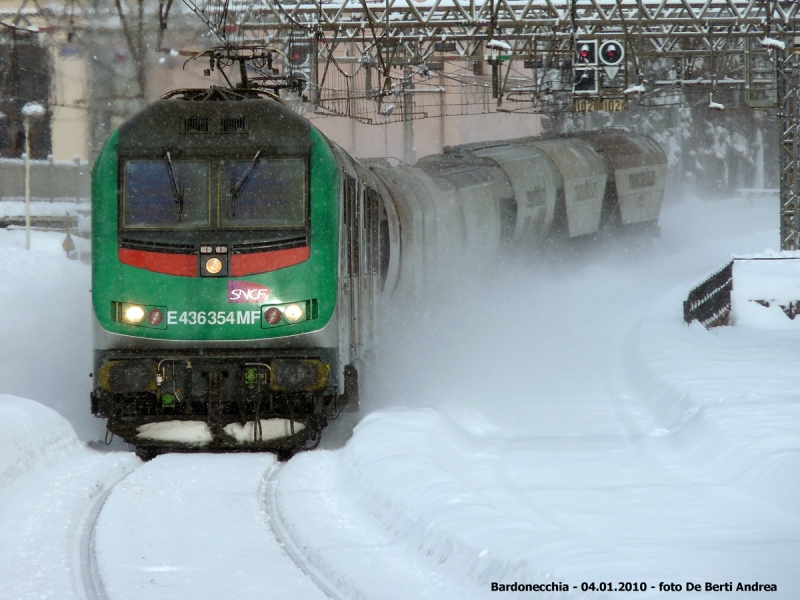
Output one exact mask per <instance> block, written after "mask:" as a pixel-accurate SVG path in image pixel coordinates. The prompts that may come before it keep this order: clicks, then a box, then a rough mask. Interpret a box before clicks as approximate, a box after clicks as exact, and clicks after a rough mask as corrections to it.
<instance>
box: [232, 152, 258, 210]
mask: <svg viewBox="0 0 800 600" xmlns="http://www.w3.org/2000/svg"><path fill="white" fill-rule="evenodd" d="M259 156H261V150H259V151H258V152H256V155H255V156H254V157H253V160H252V161H250V166H249V167H247V171H245V172H244V174H243V175H242V177H241V178H240V179H239V183H237V184H236V185H233V178H231V216H232V217H235V216H236V199H237V198H238V197H239V192H241V191H242V188H243V187H244V184H245V183H247V180H248V179H250V176H251V175H252V174H253V171H255V168H256V165H257V164H258V157H259Z"/></svg>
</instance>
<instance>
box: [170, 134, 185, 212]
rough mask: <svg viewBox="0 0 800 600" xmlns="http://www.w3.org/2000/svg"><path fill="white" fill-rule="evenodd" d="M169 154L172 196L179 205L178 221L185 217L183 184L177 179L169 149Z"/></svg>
mask: <svg viewBox="0 0 800 600" xmlns="http://www.w3.org/2000/svg"><path fill="white" fill-rule="evenodd" d="M166 155H167V170H168V171H169V181H170V183H171V184H172V196H173V197H174V198H175V203H176V204H177V205H178V222H180V220H181V217H183V192H184V187H183V184H181V183H179V182H176V181H175V171H174V170H173V168H172V156H170V154H169V150H167V151H166Z"/></svg>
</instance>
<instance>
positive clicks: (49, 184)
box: [0, 158, 91, 203]
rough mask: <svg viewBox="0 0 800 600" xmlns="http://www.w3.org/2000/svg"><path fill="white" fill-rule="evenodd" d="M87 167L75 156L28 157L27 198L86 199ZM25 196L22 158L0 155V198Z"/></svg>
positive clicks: (87, 195) (88, 172)
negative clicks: (29, 159)
mask: <svg viewBox="0 0 800 600" xmlns="http://www.w3.org/2000/svg"><path fill="white" fill-rule="evenodd" d="M90 196H91V169H90V167H89V164H88V163H84V162H81V161H80V160H78V159H77V158H76V159H75V160H74V161H72V162H68V161H55V160H51V159H48V160H32V161H31V200H32V201H36V202H76V203H84V202H86V203H88V202H89V198H90ZM24 199H25V161H24V160H22V159H19V158H0V200H4V201H22V200H24Z"/></svg>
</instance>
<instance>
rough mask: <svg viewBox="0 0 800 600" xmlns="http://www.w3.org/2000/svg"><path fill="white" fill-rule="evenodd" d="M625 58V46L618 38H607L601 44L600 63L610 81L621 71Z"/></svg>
mask: <svg viewBox="0 0 800 600" xmlns="http://www.w3.org/2000/svg"><path fill="white" fill-rule="evenodd" d="M623 60H625V47H624V46H623V45H622V44H621V43H620V42H618V41H616V40H606V41H605V42H603V43H602V44H600V64H601V66H602V69H603V71H604V72H605V74H606V76H607V77H608V79H609V80H610V81H613V80H614V78H615V77H616V76H617V73H619V70H620V68H621V67H622V61H623Z"/></svg>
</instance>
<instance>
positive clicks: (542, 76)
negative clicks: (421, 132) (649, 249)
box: [161, 0, 800, 250]
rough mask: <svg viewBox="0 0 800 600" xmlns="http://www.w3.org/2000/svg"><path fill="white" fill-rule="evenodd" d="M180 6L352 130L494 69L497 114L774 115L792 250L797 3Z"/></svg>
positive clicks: (192, 2) (409, 112)
mask: <svg viewBox="0 0 800 600" xmlns="http://www.w3.org/2000/svg"><path fill="white" fill-rule="evenodd" d="M168 1H169V0H161V2H168ZM184 2H185V4H186V5H187V6H189V8H190V9H191V10H192V11H193V12H195V13H196V14H197V15H198V16H199V17H200V18H201V19H202V20H203V21H205V22H206V24H207V25H208V26H209V28H210V29H211V30H212V31H213V32H214V33H216V34H217V36H218V37H219V38H220V39H221V40H222V41H223V42H224V46H226V47H228V48H232V47H236V46H242V45H252V44H261V45H265V46H269V47H272V48H275V49H276V50H278V51H279V52H280V53H282V54H283V57H284V58H283V69H284V74H285V73H287V72H288V73H289V74H290V75H291V74H292V73H296V74H302V75H303V77H305V78H306V79H307V80H308V83H307V86H306V90H307V98H308V99H309V100H310V101H311V102H312V103H313V104H314V105H315V107H316V108H317V109H321V110H328V111H330V112H333V113H336V114H346V115H349V116H353V117H356V118H358V117H359V116H361V117H363V116H364V115H363V114H361V115H359V114H358V109H357V108H355V107H356V106H357V105H358V104H359V103H362V105H363V103H364V102H367V103H370V102H371V103H372V105H374V114H378V115H382V116H383V122H385V120H386V118H388V117H389V115H391V114H392V109H393V108H394V105H392V104H390V102H391V101H392V100H393V99H396V100H397V101H398V102H400V103H402V104H403V111H402V113H400V111H398V114H397V115H395V116H396V117H397V118H403V119H408V118H413V116H414V113H413V108H409V104H410V103H409V99H410V98H412V94H413V95H419V94H421V93H422V92H424V91H426V88H425V85H426V83H425V82H426V80H427V79H430V77H431V76H432V75H434V74H437V73H439V74H441V75H442V77H446V78H447V80H448V81H456V82H457V83H461V84H465V85H470V84H471V85H473V86H474V85H476V84H477V83H478V82H479V81H483V80H479V79H476V78H474V77H472V75H474V74H479V75H480V74H481V73H482V69H478V68H475V69H474V70H473V71H474V73H473V74H470V77H465V76H459V75H458V73H455V74H454V73H453V69H448V68H446V65H448V66H451V65H453V64H455V63H456V62H458V61H462V62H473V63H474V65H481V66H482V64H486V65H488V66H490V67H491V79H490V80H489V77H486V78H485V85H491V88H492V92H493V93H492V96H493V98H496V102H497V106H498V107H500V106H501V105H502V106H504V107H505V110H527V111H531V112H551V111H570V110H571V111H575V110H578V111H592V110H620V109H624V108H625V107H626V106H627V104H628V101H629V100H631V101H634V102H636V103H637V104H638V105H640V106H641V105H658V104H662V105H663V104H664V103H666V102H668V99H669V98H673V99H674V97H675V96H676V95H681V94H684V95H686V94H695V95H696V94H698V93H702V94H708V103H709V104H708V105H709V107H710V108H712V109H713V108H717V109H736V110H741V109H748V108H749V109H761V110H767V111H770V112H771V113H772V114H773V115H775V116H777V117H779V118H780V119H781V121H782V130H781V131H782V134H781V140H780V201H781V246H782V248H783V249H791V250H794V249H798V248H800V237H799V232H800V135H799V133H798V110H800V106H798V97H797V93H798V83H799V82H798V51H800V37H798V36H800V34H799V33H798V31H797V13H798V9H799V7H798V2H797V0H378V1H375V0H294V1H283V2H279V1H278V0H260V1H258V2H256V3H249V2H238V1H237V0H205V1H203V0H184ZM609 43H611V45H610V46H609ZM614 44H616V50H617V51H618V52H617V53H616V54H615V55H613V56H611V59H610V60H609V56H608V54H609V52H608V50H609V48H611V49H615V48H614ZM481 63H482V64H481ZM212 66H213V65H212ZM335 76H338V77H339V79H338V80H336V78H335ZM342 78H344V79H342ZM343 81H344V83H343ZM415 81H416V84H415ZM428 91H433V92H435V91H436V88H435V87H434V88H432V89H431V88H428ZM439 91H440V92H441V91H442V88H439ZM411 106H413V104H411ZM367 120H368V119H367Z"/></svg>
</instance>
